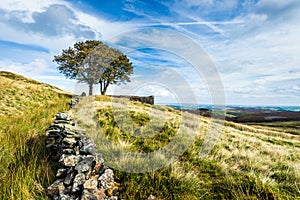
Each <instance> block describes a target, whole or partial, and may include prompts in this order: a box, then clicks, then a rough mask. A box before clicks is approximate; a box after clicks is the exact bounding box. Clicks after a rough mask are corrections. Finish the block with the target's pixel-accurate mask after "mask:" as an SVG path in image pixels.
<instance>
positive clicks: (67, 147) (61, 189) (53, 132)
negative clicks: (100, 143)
mask: <svg viewBox="0 0 300 200" xmlns="http://www.w3.org/2000/svg"><path fill="white" fill-rule="evenodd" d="M46 135H47V150H48V152H49V154H50V155H51V157H52V158H53V159H54V160H56V161H57V162H58V163H59V169H58V170H57V174H56V178H57V179H56V180H55V181H54V183H53V184H52V185H50V186H49V187H48V188H47V195H48V196H49V197H50V198H51V199H55V200H62V199H66V200H67V199H68V200H73V199H74V200H79V199H82V200H87V199H95V200H117V199H118V198H117V193H118V184H117V183H116V182H115V181H114V172H113V170H112V169H109V168H108V167H106V166H105V165H104V160H103V157H102V155H101V154H99V153H97V151H96V145H95V143H94V142H93V140H92V139H91V138H89V137H87V136H86V135H85V133H84V130H82V129H81V128H79V127H78V126H77V125H76V124H75V122H74V121H73V120H72V119H70V117H69V115H68V114H66V113H58V114H57V115H56V116H55V121H54V123H53V124H52V125H51V126H50V127H49V128H48V130H47V133H46Z"/></svg>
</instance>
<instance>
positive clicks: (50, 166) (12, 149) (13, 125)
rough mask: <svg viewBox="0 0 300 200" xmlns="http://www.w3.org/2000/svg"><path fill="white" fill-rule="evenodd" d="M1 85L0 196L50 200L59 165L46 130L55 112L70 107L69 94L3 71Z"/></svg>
mask: <svg viewBox="0 0 300 200" xmlns="http://www.w3.org/2000/svg"><path fill="white" fill-rule="evenodd" d="M0 88H1V89H0V90H1V99H0V163H1V165H0V174H1V176H0V197H1V199H4V200H5V199H47V196H46V193H45V188H46V187H47V186H49V185H50V184H51V182H52V181H53V178H54V176H55V174H54V173H55V170H54V168H55V167H56V166H55V163H51V162H50V160H49V158H48V154H47V152H46V147H45V139H46V138H45V132H46V129H47V128H48V127H49V125H50V124H51V123H52V121H53V116H54V114H56V113H57V112H59V111H64V110H67V108H68V105H67V103H68V102H69V101H70V95H69V94H67V93H65V92H63V91H61V90H59V89H57V88H55V87H52V86H49V85H46V84H43V83H38V82H36V81H33V80H30V79H26V78H24V77H22V76H19V75H15V74H12V73H8V72H0ZM24 88H25V89H24Z"/></svg>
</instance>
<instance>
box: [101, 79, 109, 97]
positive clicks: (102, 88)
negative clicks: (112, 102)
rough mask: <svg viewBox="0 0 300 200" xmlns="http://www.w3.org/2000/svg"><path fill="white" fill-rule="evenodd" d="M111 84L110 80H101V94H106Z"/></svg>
mask: <svg viewBox="0 0 300 200" xmlns="http://www.w3.org/2000/svg"><path fill="white" fill-rule="evenodd" d="M108 86H109V82H107V83H105V82H100V93H101V95H105V94H106V90H107V88H108Z"/></svg>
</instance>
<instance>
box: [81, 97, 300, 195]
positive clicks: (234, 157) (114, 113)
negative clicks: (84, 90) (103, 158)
mask: <svg viewBox="0 0 300 200" xmlns="http://www.w3.org/2000/svg"><path fill="white" fill-rule="evenodd" d="M90 101H91V99H90ZM112 101H113V103H112ZM87 102H88V101H87ZM87 102H85V100H84V101H82V102H81V103H82V105H81V106H79V107H78V108H77V109H78V110H77V114H76V116H78V118H77V120H78V121H79V122H81V123H82V124H85V120H87V119H90V120H88V122H89V123H88V126H91V124H93V126H94V128H95V129H94V131H92V133H91V135H92V137H94V138H96V140H97V139H99V138H97V131H96V129H97V127H98V128H99V127H101V130H102V132H101V134H104V135H106V137H105V139H108V140H109V141H111V143H110V145H103V141H101V142H100V143H99V144H101V145H102V147H101V150H102V151H104V152H105V151H108V150H111V149H115V151H116V152H118V153H121V152H123V151H130V152H153V151H156V150H158V149H159V148H164V147H165V146H166V145H168V143H169V142H170V141H172V139H174V137H175V136H176V134H177V135H178V134H179V135H180V133H179V132H180V130H181V131H184V133H185V134H183V135H189V134H190V136H192V135H191V134H195V135H193V136H195V138H194V142H193V143H192V144H191V145H190V147H189V148H188V149H187V151H186V152H185V153H184V154H183V155H181V156H179V157H178V159H177V160H171V162H172V164H171V165H170V166H168V167H166V168H163V169H160V170H157V171H155V172H151V173H144V174H139V175H133V174H128V173H125V172H122V171H118V172H117V178H118V179H119V181H120V182H121V183H122V185H123V186H124V188H123V189H122V192H123V195H122V197H123V198H125V199H144V198H147V196H149V195H150V194H155V195H156V196H157V197H158V198H159V199H171V198H173V199H184V198H187V199H199V198H201V199H299V197H300V192H299V187H300V176H299V173H298V172H299V166H300V163H299V160H300V145H299V142H300V138H299V135H297V134H291V133H290V132H285V131H284V130H285V129H283V128H281V127H278V128H274V127H272V128H265V127H263V126H257V125H253V126H252V125H242V124H237V123H233V122H225V126H224V127H222V123H221V122H218V120H211V119H210V118H205V117H199V116H195V115H191V114H190V115H188V116H184V117H183V115H184V113H180V112H178V111H175V110H173V109H171V108H168V107H165V106H150V105H146V106H145V105H143V104H141V103H138V102H128V101H126V100H120V99H119V100H112V99H111V98H107V97H96V101H95V102H94V104H93V105H92V104H90V103H89V106H87V105H85V104H86V103H87ZM87 107H89V109H86V108H87ZM122 109H123V110H126V111H128V112H129V113H130V115H126V114H124V113H123V112H122ZM91 116H94V118H92V117H91ZM120 116H121V117H120ZM183 119H186V120H183ZM120 120H121V121H120ZM151 121H152V122H155V123H154V125H153V126H149V124H151V123H150V122H151ZM120 122H123V123H124V122H125V123H126V124H132V123H133V122H134V123H136V125H135V129H126V127H125V129H124V127H123V126H124V125H122V123H121V125H120ZM137 124H139V125H137ZM164 124H165V125H166V124H169V125H167V126H165V128H164V129H163V131H162V130H161V129H155V127H156V126H162V125H164ZM155 125H156V126H155ZM147 126H148V127H149V128H150V129H151V128H152V129H153V130H156V131H154V132H153V131H152V133H151V136H152V137H150V138H149V137H146V136H147V135H145V133H147V128H146V127H147ZM179 127H180V128H179ZM213 127H219V128H222V129H221V130H222V132H221V134H220V137H219V138H218V140H217V142H216V144H215V146H214V147H213V149H212V151H211V152H210V153H209V154H208V155H207V156H205V157H202V154H201V152H202V148H203V142H204V140H205V138H207V134H208V131H209V130H210V129H212V128H213ZM150 129H149V130H150ZM133 130H139V131H140V130H143V132H142V133H143V134H142V135H135V136H132V134H134V133H136V131H133ZM173 131H175V132H174V134H173ZM177 131H179V132H177ZM170 133H172V134H171V135H169V134H170ZM93 134H94V135H93ZM140 136H142V138H139V137H140ZM156 136H159V137H160V139H159V140H156V139H155V138H156ZM216 136H217V135H216ZM164 139H166V140H165V142H162V141H164ZM183 141H188V140H183ZM207 144H209V142H208V143H207ZM103 146H105V147H103ZM170 149H171V150H172V148H170ZM166 158H167V159H169V158H168V157H165V155H162V154H159V151H157V152H156V154H155V156H154V157H153V158H152V159H153V162H154V163H155V162H158V163H159V162H164V161H165V159H166ZM132 162H134V163H136V164H137V165H140V166H144V165H145V166H147V165H146V164H145V163H144V161H143V160H139V159H136V158H131V157H123V158H122V159H120V160H118V166H117V167H124V166H129V165H131V164H132ZM132 167H133V168H134V166H132ZM141 181H143V185H142V186H141V185H139V184H140V182H141ZM153 184H155V185H153ZM158 188H160V189H159V191H157V190H158Z"/></svg>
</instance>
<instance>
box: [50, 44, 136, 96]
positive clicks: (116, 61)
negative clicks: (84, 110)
mask: <svg viewBox="0 0 300 200" xmlns="http://www.w3.org/2000/svg"><path fill="white" fill-rule="evenodd" d="M53 61H55V62H56V63H58V65H59V66H58V70H59V71H60V73H63V74H64V75H65V76H66V77H67V78H70V79H77V80H78V82H82V83H87V84H88V85H89V95H92V92H93V85H94V84H100V93H101V95H105V94H106V91H107V88H108V86H109V85H110V84H121V83H126V82H130V75H131V74H132V73H133V67H132V63H130V62H129V59H128V58H127V56H126V55H124V54H123V53H122V52H120V51H119V50H117V49H114V48H110V47H109V46H107V45H106V44H103V43H102V42H100V41H96V40H87V41H85V42H77V43H75V44H74V46H73V47H72V48H71V47H69V48H68V49H64V50H62V54H61V55H58V56H54V60H53Z"/></svg>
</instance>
